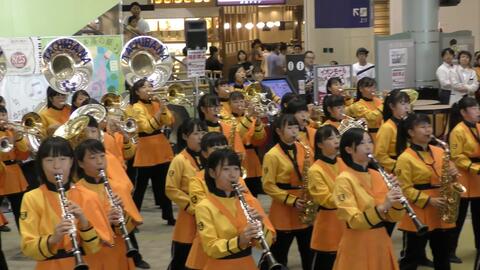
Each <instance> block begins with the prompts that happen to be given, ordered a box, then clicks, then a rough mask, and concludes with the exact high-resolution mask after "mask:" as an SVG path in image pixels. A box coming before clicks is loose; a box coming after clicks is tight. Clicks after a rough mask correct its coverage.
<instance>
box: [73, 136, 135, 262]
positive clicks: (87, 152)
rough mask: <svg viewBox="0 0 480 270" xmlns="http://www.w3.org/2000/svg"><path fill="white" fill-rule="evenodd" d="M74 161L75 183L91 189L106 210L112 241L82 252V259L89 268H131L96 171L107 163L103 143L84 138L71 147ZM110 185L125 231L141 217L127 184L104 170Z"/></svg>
mask: <svg viewBox="0 0 480 270" xmlns="http://www.w3.org/2000/svg"><path fill="white" fill-rule="evenodd" d="M75 156H76V161H77V176H78V178H79V180H78V181H77V185H78V186H82V187H85V188H86V189H88V190H91V191H93V192H95V193H96V194H97V196H98V199H99V200H100V201H101V202H102V207H103V209H104V211H105V212H106V213H108V218H109V221H110V224H111V226H112V228H113V229H114V231H115V243H114V245H113V247H108V246H102V248H101V249H100V251H99V252H97V253H95V254H90V255H87V256H86V261H87V263H88V265H89V266H90V269H107V268H108V269H118V270H122V269H132V270H133V269H135V265H134V263H133V260H132V259H131V258H127V255H126V254H127V247H126V244H125V241H124V239H122V238H123V236H122V232H121V231H120V228H119V226H120V217H121V213H119V209H116V208H113V207H112V205H111V203H112V202H110V201H109V197H108V195H107V191H106V189H105V186H104V182H103V181H104V180H103V179H102V177H101V175H100V174H99V171H100V170H105V169H106V167H108V165H109V164H107V160H106V155H105V147H104V146H103V144H102V143H101V142H100V141H98V140H95V139H87V140H85V141H83V142H82V143H80V144H79V145H78V146H77V147H76V148H75ZM107 177H108V178H109V179H112V180H108V181H109V183H110V186H111V189H112V191H113V194H114V201H115V202H114V203H116V204H118V205H121V206H122V211H125V213H124V214H123V215H124V219H125V226H126V227H127V230H128V231H132V230H133V229H134V228H135V227H136V226H137V225H140V224H142V223H143V218H142V216H141V215H140V213H139V212H138V210H137V207H136V206H135V203H134V202H133V199H132V197H131V195H130V191H131V190H130V188H129V187H127V186H125V185H123V184H122V183H121V182H118V181H114V180H113V177H115V175H110V174H107Z"/></svg>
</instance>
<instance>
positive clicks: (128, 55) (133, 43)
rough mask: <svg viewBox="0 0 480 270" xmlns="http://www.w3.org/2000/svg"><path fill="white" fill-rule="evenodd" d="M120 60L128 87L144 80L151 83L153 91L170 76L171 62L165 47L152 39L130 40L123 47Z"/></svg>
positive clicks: (138, 38) (141, 37)
mask: <svg viewBox="0 0 480 270" xmlns="http://www.w3.org/2000/svg"><path fill="white" fill-rule="evenodd" d="M120 59H121V69H122V72H123V73H124V75H125V80H126V81H127V83H128V84H129V85H133V84H134V83H135V82H136V81H138V80H140V79H143V78H145V79H147V80H148V81H149V82H150V83H152V86H153V89H159V88H160V87H162V86H163V85H164V84H165V82H166V81H168V79H169V78H170V75H171V74H172V67H173V62H172V58H171V57H170V54H169V53H168V48H167V46H165V44H163V43H162V42H161V41H160V40H158V39H156V38H153V37H149V36H139V37H136V38H133V39H131V40H130V41H129V42H127V44H125V46H124V47H123V50H122V54H121V57H120Z"/></svg>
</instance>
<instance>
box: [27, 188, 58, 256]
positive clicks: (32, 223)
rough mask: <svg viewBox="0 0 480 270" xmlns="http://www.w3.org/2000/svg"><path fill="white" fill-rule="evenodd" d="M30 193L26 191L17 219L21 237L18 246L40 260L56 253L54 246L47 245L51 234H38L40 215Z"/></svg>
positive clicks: (28, 254)
mask: <svg viewBox="0 0 480 270" xmlns="http://www.w3.org/2000/svg"><path fill="white" fill-rule="evenodd" d="M30 195H31V194H30V193H26V194H25V195H24V196H23V199H22V206H21V210H20V213H22V215H21V218H20V220H19V223H20V224H19V226H20V235H21V237H22V240H21V243H20V248H21V250H22V252H23V254H24V255H25V256H27V257H30V258H33V259H34V260H37V261H42V260H45V259H48V258H50V257H53V256H55V254H57V249H56V248H55V247H49V245H48V243H47V241H48V238H50V236H51V235H40V232H39V228H40V216H41V214H42V213H41V212H39V211H37V209H36V208H37V207H36V206H37V204H36V203H35V200H34V198H33V197H32V196H30Z"/></svg>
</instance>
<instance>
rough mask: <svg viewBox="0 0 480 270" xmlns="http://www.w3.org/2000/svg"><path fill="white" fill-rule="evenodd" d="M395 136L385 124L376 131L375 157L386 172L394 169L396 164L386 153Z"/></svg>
mask: <svg viewBox="0 0 480 270" xmlns="http://www.w3.org/2000/svg"><path fill="white" fill-rule="evenodd" d="M395 135H396V134H394V132H393V130H392V129H390V128H389V127H388V126H386V124H383V125H382V126H381V127H380V129H379V130H378V132H377V137H376V138H375V151H374V154H375V157H376V158H377V160H378V162H379V163H380V165H382V167H383V168H385V170H386V171H387V172H392V171H393V169H394V167H395V163H396V162H397V161H396V160H395V159H393V158H391V157H390V154H389V152H388V151H389V147H390V143H391V142H392V140H393V139H394V136H395ZM395 139H396V138H395Z"/></svg>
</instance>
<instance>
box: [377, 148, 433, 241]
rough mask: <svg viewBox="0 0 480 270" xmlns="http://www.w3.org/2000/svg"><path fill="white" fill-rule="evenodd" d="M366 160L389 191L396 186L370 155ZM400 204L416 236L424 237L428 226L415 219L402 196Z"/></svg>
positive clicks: (415, 216)
mask: <svg viewBox="0 0 480 270" xmlns="http://www.w3.org/2000/svg"><path fill="white" fill-rule="evenodd" d="M368 158H369V159H370V160H371V161H372V163H373V165H374V166H375V167H376V168H377V169H378V172H379V173H380V174H381V175H382V178H383V180H384V181H385V184H386V185H387V188H388V189H389V190H391V189H393V188H395V187H397V186H398V184H397V183H394V182H393V181H392V178H391V177H390V175H389V174H388V173H387V172H386V171H385V169H384V168H383V167H382V166H381V165H380V163H378V161H377V160H376V159H375V157H374V156H373V155H372V154H368ZM400 203H401V204H402V206H403V208H405V210H406V211H407V214H408V216H409V217H410V218H411V219H412V222H413V224H414V225H415V228H417V234H418V235H424V234H425V233H427V232H428V226H427V225H425V224H423V222H422V221H421V220H420V219H419V218H418V217H417V214H416V213H415V211H414V210H413V208H412V207H411V206H410V203H409V202H408V200H407V198H405V196H404V195H402V198H401V199H400Z"/></svg>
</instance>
